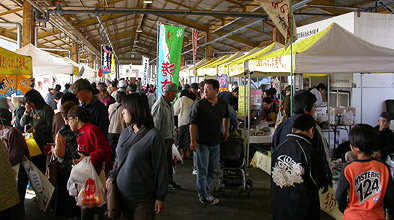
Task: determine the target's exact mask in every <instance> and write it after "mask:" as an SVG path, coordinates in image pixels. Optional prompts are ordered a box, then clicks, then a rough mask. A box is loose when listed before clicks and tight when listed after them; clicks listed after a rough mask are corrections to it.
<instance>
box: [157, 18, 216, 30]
mask: <svg viewBox="0 0 394 220" xmlns="http://www.w3.org/2000/svg"><path fill="white" fill-rule="evenodd" d="M157 16H158V17H162V18H165V19H167V20H170V21H174V22H176V23H179V24H183V25H186V26H188V27H192V28H195V29H197V30H201V31H208V27H206V26H205V25H202V24H200V23H198V22H194V21H191V20H187V19H184V18H181V17H178V16H175V15H157Z"/></svg>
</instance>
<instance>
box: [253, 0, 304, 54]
mask: <svg viewBox="0 0 394 220" xmlns="http://www.w3.org/2000/svg"><path fill="white" fill-rule="evenodd" d="M259 2H260V4H261V6H262V7H263V8H264V11H265V12H266V13H267V14H268V16H269V17H270V18H271V20H272V22H274V24H275V26H276V27H277V28H278V30H279V32H280V33H281V34H282V35H283V36H284V37H285V39H286V47H287V46H288V45H290V44H291V43H292V42H294V41H295V40H297V27H296V23H295V20H294V16H293V12H292V11H291V10H290V7H291V4H290V0H259ZM290 12H291V13H290ZM290 20H292V21H293V22H292V23H293V24H292V30H291V28H290V27H291V25H290ZM290 35H292V42H291V41H290Z"/></svg>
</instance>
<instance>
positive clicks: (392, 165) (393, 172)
mask: <svg viewBox="0 0 394 220" xmlns="http://www.w3.org/2000/svg"><path fill="white" fill-rule="evenodd" d="M386 163H387V165H389V167H390V173H391V177H393V178H394V161H393V160H392V159H391V155H389V156H387V160H386Z"/></svg>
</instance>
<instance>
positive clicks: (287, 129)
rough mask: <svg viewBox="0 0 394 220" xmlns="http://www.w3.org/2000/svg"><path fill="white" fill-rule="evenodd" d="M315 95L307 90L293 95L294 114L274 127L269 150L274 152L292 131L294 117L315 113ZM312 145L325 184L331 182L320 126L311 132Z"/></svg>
mask: <svg viewBox="0 0 394 220" xmlns="http://www.w3.org/2000/svg"><path fill="white" fill-rule="evenodd" d="M315 102H316V97H315V96H314V95H313V94H312V93H311V92H309V91H306V90H301V91H299V92H298V93H297V94H296V95H295V96H294V97H293V103H294V105H293V112H294V114H293V115H292V116H291V117H290V118H288V119H287V120H286V121H284V122H283V123H281V124H280V125H279V126H278V127H277V128H276V129H275V133H274V136H273V138H272V145H271V152H272V153H274V152H275V150H276V149H277V148H278V146H279V145H280V144H281V143H283V142H284V141H285V140H286V137H287V134H291V133H292V127H293V124H294V121H295V119H296V118H297V117H298V116H299V115H300V114H309V115H311V116H313V115H314V113H315ZM312 145H313V146H314V147H315V148H316V149H317V150H318V152H319V154H320V157H321V160H323V163H324V168H325V169H323V170H322V172H324V173H325V174H326V186H328V185H331V184H332V174H331V169H330V166H329V157H328V154H329V151H328V149H329V146H328V143H327V141H326V139H325V137H324V135H323V133H322V131H321V128H320V127H319V126H318V125H316V126H315V128H314V132H313V138H312Z"/></svg>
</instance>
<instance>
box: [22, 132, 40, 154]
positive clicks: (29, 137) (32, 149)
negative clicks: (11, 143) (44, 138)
mask: <svg viewBox="0 0 394 220" xmlns="http://www.w3.org/2000/svg"><path fill="white" fill-rule="evenodd" d="M25 141H26V145H27V148H28V149H29V155H30V157H35V156H38V155H40V154H42V151H41V149H40V147H39V146H38V144H37V142H36V140H34V137H33V133H26V136H25Z"/></svg>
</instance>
